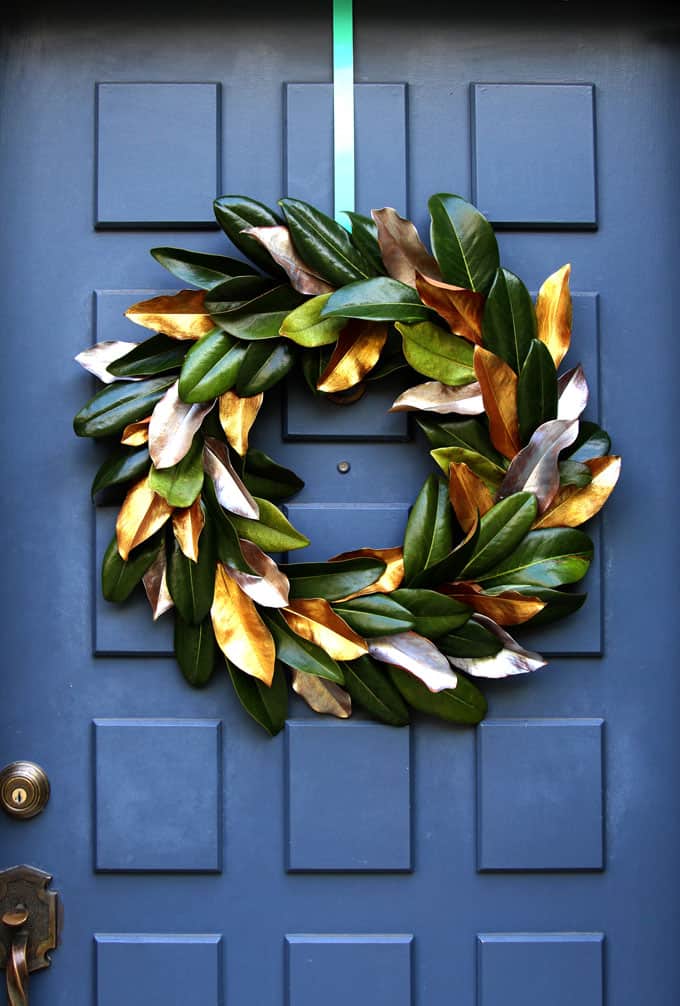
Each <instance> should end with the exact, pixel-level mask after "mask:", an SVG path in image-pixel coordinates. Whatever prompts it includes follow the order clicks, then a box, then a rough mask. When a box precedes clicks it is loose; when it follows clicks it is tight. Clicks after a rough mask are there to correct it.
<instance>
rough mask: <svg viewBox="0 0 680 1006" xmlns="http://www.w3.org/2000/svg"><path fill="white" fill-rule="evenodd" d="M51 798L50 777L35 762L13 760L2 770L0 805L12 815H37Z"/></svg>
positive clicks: (22, 816) (0, 773)
mask: <svg viewBox="0 0 680 1006" xmlns="http://www.w3.org/2000/svg"><path fill="white" fill-rule="evenodd" d="M49 798H50V783H49V779H48V778H47V775H46V774H45V771H44V769H42V768H41V767H40V765H36V764H35V762H32V761H13V762H12V763H11V764H10V765H6V766H5V768H4V769H3V770H2V772H0V806H2V809H3V810H4V811H6V813H8V814H10V815H11V816H12V817H18V818H28V817H35V815H36V814H39V813H40V812H41V811H42V810H44V808H45V805H46V804H47V801H48V800H49Z"/></svg>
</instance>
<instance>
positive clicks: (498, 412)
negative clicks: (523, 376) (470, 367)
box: [474, 346, 520, 460]
mask: <svg viewBox="0 0 680 1006" xmlns="http://www.w3.org/2000/svg"><path fill="white" fill-rule="evenodd" d="M474 368H475V374H476V375H477V380H478V381H479V383H480V385H481V388H482V399H483V401H484V410H485V412H486V414H487V417H488V420H489V434H490V436H491V442H492V444H493V445H494V447H495V448H496V450H497V451H500V453H501V454H503V455H504V456H505V457H506V458H509V459H510V460H512V458H514V456H515V454H517V453H518V451H519V449H520V439H519V420H518V418H517V374H516V373H515V371H514V370H513V369H512V367H510V366H508V364H507V363H506V362H505V361H504V360H501V358H500V357H499V356H496V355H495V354H494V353H491V352H489V350H488V349H484V348H483V347H482V346H475V356H474Z"/></svg>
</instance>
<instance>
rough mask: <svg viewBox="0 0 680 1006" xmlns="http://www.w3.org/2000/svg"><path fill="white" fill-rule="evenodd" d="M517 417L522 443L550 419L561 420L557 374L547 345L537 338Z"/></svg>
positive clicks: (524, 372) (519, 389)
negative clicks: (559, 417)
mask: <svg viewBox="0 0 680 1006" xmlns="http://www.w3.org/2000/svg"><path fill="white" fill-rule="evenodd" d="M517 414H518V418H519V436H520V440H521V442H522V444H527V443H529V440H530V439H531V434H532V433H533V432H534V430H536V429H538V427H539V426H541V425H542V424H543V423H547V422H548V420H549V419H556V418H557V371H556V370H555V364H554V362H553V358H552V356H551V355H550V350H549V349H548V347H547V346H546V344H545V343H544V342H541V341H540V340H539V339H533V340H532V342H531V346H530V347H529V352H528V353H527V357H526V360H525V361H524V365H523V367H522V370H521V373H520V375H519V382H518V385H517Z"/></svg>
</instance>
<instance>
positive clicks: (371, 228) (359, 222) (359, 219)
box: [345, 210, 385, 276]
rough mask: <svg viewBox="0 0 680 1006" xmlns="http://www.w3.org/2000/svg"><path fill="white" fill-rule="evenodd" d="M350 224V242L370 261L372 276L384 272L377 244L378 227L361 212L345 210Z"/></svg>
mask: <svg viewBox="0 0 680 1006" xmlns="http://www.w3.org/2000/svg"><path fill="white" fill-rule="evenodd" d="M345 214H346V216H348V217H349V219H350V222H351V224H352V232H351V235H350V236H351V239H352V244H353V245H354V246H355V247H356V248H358V249H359V251H360V252H361V254H362V255H363V256H364V258H365V259H366V261H367V262H368V263H370V265H371V268H372V270H373V275H374V276H379V275H381V274H383V273H384V272H385V265H384V263H383V260H382V257H381V255H380V246H379V245H378V228H377V227H376V225H375V224H374V222H373V220H372V219H371V218H370V217H366V216H364V215H363V214H362V213H353V212H352V211H351V210H345Z"/></svg>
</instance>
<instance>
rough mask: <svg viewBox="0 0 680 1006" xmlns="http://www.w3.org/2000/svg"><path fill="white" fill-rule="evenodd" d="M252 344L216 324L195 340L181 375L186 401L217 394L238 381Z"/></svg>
mask: <svg viewBox="0 0 680 1006" xmlns="http://www.w3.org/2000/svg"><path fill="white" fill-rule="evenodd" d="M248 348H249V347H248V344H247V343H244V342H240V341H238V340H237V339H234V338H233V337H232V336H231V335H227V333H226V332H221V331H220V330H219V329H218V328H216V329H215V330H214V331H213V332H208V334H207V335H204V336H203V338H202V339H199V341H198V342H197V343H195V344H194V345H193V346H192V347H191V349H190V350H189V352H188V353H187V355H186V356H185V357H184V363H183V364H182V371H181V373H180V375H179V396H180V398H181V399H182V401H183V402H192V403H197V402H205V401H208V400H212V399H214V398H217V397H218V396H219V395H221V394H223V393H224V392H225V391H228V390H229V389H230V388H232V387H233V386H234V384H235V383H236V378H237V377H238V375H239V371H240V369H241V364H242V363H243V360H244V358H245V355H246V353H247V352H248Z"/></svg>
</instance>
